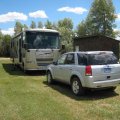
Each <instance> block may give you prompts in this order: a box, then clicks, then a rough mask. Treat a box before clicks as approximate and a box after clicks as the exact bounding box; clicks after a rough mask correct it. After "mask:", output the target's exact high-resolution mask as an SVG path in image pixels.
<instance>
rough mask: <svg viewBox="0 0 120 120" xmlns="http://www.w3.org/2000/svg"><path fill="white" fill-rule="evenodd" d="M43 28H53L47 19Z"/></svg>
mask: <svg viewBox="0 0 120 120" xmlns="http://www.w3.org/2000/svg"><path fill="white" fill-rule="evenodd" d="M45 28H47V29H52V28H53V25H52V22H50V21H49V20H47V21H46V23H45Z"/></svg>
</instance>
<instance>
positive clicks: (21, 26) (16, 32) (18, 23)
mask: <svg viewBox="0 0 120 120" xmlns="http://www.w3.org/2000/svg"><path fill="white" fill-rule="evenodd" d="M22 28H23V25H22V23H20V22H19V21H17V22H16V23H15V27H14V31H15V35H17V34H18V33H20V32H21V31H22Z"/></svg>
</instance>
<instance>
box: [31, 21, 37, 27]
mask: <svg viewBox="0 0 120 120" xmlns="http://www.w3.org/2000/svg"><path fill="white" fill-rule="evenodd" d="M30 28H32V29H34V28H36V23H35V22H34V21H32V22H31V25H30Z"/></svg>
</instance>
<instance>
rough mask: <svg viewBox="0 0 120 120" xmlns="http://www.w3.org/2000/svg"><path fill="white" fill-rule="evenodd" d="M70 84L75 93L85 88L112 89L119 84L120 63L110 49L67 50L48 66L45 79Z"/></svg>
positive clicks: (80, 93)
mask: <svg viewBox="0 0 120 120" xmlns="http://www.w3.org/2000/svg"><path fill="white" fill-rule="evenodd" d="M54 80H56V81H60V82H63V83H66V84H69V85H71V88H72V91H73V93H74V94H75V95H82V94H84V92H85V88H96V89H97V88H102V89H103V88H108V89H109V90H114V89H115V88H116V86H117V85H118V84H120V64H119V63H118V59H117V58H116V56H115V55H114V53H113V52H111V51H93V52H69V53H65V54H63V55H62V56H61V58H60V59H58V61H57V62H54V63H53V64H51V65H49V66H48V70H47V81H48V83H49V84H50V83H52V82H53V81H54Z"/></svg>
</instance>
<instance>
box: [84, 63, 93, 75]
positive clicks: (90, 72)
mask: <svg viewBox="0 0 120 120" xmlns="http://www.w3.org/2000/svg"><path fill="white" fill-rule="evenodd" d="M85 75H86V76H92V68H91V65H89V66H86V68H85Z"/></svg>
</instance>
